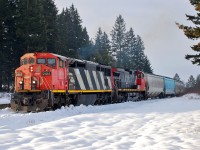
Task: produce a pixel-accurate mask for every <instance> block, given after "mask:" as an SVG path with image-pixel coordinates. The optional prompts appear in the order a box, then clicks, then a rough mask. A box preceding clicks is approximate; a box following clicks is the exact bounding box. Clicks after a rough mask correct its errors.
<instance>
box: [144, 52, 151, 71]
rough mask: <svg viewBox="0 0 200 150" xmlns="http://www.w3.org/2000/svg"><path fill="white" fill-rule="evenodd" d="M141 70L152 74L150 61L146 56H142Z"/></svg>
mask: <svg viewBox="0 0 200 150" xmlns="http://www.w3.org/2000/svg"><path fill="white" fill-rule="evenodd" d="M142 70H143V71H144V72H146V73H153V69H152V67H151V64H150V61H149V59H148V58H147V56H146V55H145V56H144V66H143V69H142Z"/></svg>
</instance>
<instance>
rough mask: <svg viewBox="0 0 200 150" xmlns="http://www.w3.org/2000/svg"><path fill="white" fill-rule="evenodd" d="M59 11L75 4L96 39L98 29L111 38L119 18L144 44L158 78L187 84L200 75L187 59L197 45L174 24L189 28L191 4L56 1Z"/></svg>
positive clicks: (182, 1) (128, 0) (185, 1)
mask: <svg viewBox="0 0 200 150" xmlns="http://www.w3.org/2000/svg"><path fill="white" fill-rule="evenodd" d="M55 4H56V5H57V8H58V9H59V11H61V10H62V9H63V7H70V6H71V5H72V4H74V6H75V8H77V9H78V12H79V15H80V17H81V19H82V21H83V26H85V27H86V28H87V31H88V34H89V36H90V38H94V37H95V35H96V32H97V30H98V28H99V27H101V28H102V30H103V31H105V32H106V33H107V34H109V35H110V32H111V30H112V27H113V25H114V23H115V20H116V18H117V16H119V14H121V15H122V17H123V18H124V20H125V22H126V28H127V30H129V28H130V27H132V28H133V30H134V32H135V34H137V35H140V36H141V37H142V40H143V41H144V44H145V54H147V56H148V58H149V60H150V62H151V64H152V67H153V69H154V73H155V74H159V75H165V76H169V77H174V75H175V73H178V74H179V76H180V78H181V79H182V80H184V81H187V80H188V78H189V76H190V75H194V77H195V78H196V76H197V75H198V74H200V66H195V65H192V63H191V62H190V61H188V60H186V59H185V58H184V57H185V55H186V54H188V53H189V54H191V53H192V50H191V49H190V46H192V44H194V43H197V41H196V42H194V41H191V40H189V39H188V38H187V37H186V36H185V35H184V34H183V32H182V31H181V30H179V29H178V28H177V26H176V25H175V22H179V23H183V24H186V25H189V24H190V22H189V21H187V20H186V17H185V14H195V11H194V8H193V6H191V5H190V3H189V0H167V1H165V0H55Z"/></svg>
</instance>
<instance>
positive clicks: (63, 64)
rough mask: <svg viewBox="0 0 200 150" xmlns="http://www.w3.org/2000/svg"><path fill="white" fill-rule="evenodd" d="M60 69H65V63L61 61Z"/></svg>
mask: <svg viewBox="0 0 200 150" xmlns="http://www.w3.org/2000/svg"><path fill="white" fill-rule="evenodd" d="M59 67H60V68H64V67H65V61H63V60H61V59H59Z"/></svg>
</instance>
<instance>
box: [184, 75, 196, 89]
mask: <svg viewBox="0 0 200 150" xmlns="http://www.w3.org/2000/svg"><path fill="white" fill-rule="evenodd" d="M195 85H196V81H195V79H194V77H193V76H192V75H191V76H190V77H189V79H188V82H187V83H186V87H187V88H194V87H195Z"/></svg>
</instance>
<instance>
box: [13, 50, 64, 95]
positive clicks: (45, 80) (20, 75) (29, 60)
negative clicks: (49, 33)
mask: <svg viewBox="0 0 200 150" xmlns="http://www.w3.org/2000/svg"><path fill="white" fill-rule="evenodd" d="M65 66H66V60H63V59H62V58H59V57H58V56H56V55H54V54H51V53H28V54H25V55H23V56H22V57H21V60H20V67H19V68H17V69H16V71H15V91H17V92H27V91H40V90H53V89H62V90H65V89H66V85H67V83H66V82H67V80H66V79H67V78H66V77H65V76H66V67H65ZM52 77H53V78H52Z"/></svg>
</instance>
